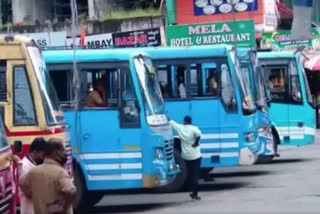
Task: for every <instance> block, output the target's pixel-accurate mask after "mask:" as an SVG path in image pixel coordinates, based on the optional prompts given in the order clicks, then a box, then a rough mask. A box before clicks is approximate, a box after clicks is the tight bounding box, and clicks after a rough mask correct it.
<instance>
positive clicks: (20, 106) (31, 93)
mask: <svg viewBox="0 0 320 214" xmlns="http://www.w3.org/2000/svg"><path fill="white" fill-rule="evenodd" d="M45 69H46V66H45V63H44V61H43V59H42V55H41V52H40V49H39V48H38V47H37V45H36V43H35V42H34V41H33V40H32V39H30V38H28V37H24V36H19V35H16V36H0V114H1V117H2V119H3V121H4V124H5V128H6V134H7V136H8V141H9V144H10V145H11V147H12V146H13V143H14V142H15V141H21V142H22V145H23V150H22V152H21V153H20V158H22V157H23V156H24V155H25V154H26V153H28V151H29V146H30V144H31V142H32V141H33V140H34V139H35V138H36V137H44V138H45V139H46V140H48V139H50V138H53V137H54V138H60V139H62V140H63V141H64V142H65V145H66V150H67V152H68V153H69V158H68V162H67V164H66V166H65V167H66V169H67V170H68V172H69V173H70V175H72V157H71V147H70V144H69V141H70V140H69V135H68V132H67V127H66V123H65V121H64V116H63V111H62V110H61V109H60V106H59V101H58V99H57V95H56V92H55V89H54V87H53V85H52V84H51V80H50V78H49V76H48V75H47V72H45ZM0 185H1V184H0ZM0 213H2V212H1V211H0Z"/></svg>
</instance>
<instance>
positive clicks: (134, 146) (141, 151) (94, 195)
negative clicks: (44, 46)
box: [43, 49, 179, 209]
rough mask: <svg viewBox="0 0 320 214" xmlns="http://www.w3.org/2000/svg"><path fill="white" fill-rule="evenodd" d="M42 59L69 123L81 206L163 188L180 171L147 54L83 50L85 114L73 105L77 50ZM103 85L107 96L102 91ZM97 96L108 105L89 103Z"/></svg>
mask: <svg viewBox="0 0 320 214" xmlns="http://www.w3.org/2000/svg"><path fill="white" fill-rule="evenodd" d="M43 55H44V58H45V61H46V63H47V65H48V70H49V73H50V75H51V77H52V80H53V82H54V85H55V87H56V89H57V93H58V96H59V98H60V101H61V105H62V106H63V108H64V112H65V118H66V121H67V123H68V124H69V129H70V135H71V145H72V147H73V149H72V151H73V157H74V163H76V165H77V167H76V169H75V179H76V184H77V187H78V197H77V200H76V207H79V208H81V209H83V206H87V205H93V204H95V203H96V202H97V201H99V199H101V197H102V196H103V195H104V194H105V191H107V190H121V189H132V188H157V187H159V186H162V185H165V184H167V183H168V182H170V181H171V180H172V179H174V178H175V176H176V175H177V174H178V172H179V169H178V168H177V166H176V163H175V160H174V148H173V137H172V129H171V127H170V124H169V123H168V120H167V116H166V113H165V108H164V100H163V97H162V95H161V90H160V87H159V83H158V80H157V77H156V73H155V68H154V66H153V64H152V61H151V60H150V58H149V57H148V56H147V55H145V54H143V53H138V52H137V53H134V52H132V51H130V52H128V51H126V50H122V49H120V50H77V51H76V56H75V58H76V61H77V70H78V73H79V75H78V76H79V77H80V82H81V86H80V91H79V96H78V97H79V99H78V103H79V111H75V110H74V105H73V103H74V102H73V101H74V97H76V96H74V94H75V90H74V83H73V79H74V78H73V76H74V72H73V61H74V55H73V51H71V50H54V51H45V52H43ZM98 82H100V84H101V83H102V85H100V87H101V86H103V87H102V88H103V90H102V89H101V88H100V91H99V90H98V89H97V87H98V86H97V85H95V84H96V83H98ZM93 91H96V92H95V94H94V93H93ZM97 94H99V97H100V99H101V100H103V101H104V102H103V104H102V105H100V106H92V105H88V103H87V102H86V101H88V99H97V98H94V96H95V97H96V96H97ZM88 97H90V98H88Z"/></svg>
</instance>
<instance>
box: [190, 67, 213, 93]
mask: <svg viewBox="0 0 320 214" xmlns="http://www.w3.org/2000/svg"><path fill="white" fill-rule="evenodd" d="M206 64H208V63H202V64H192V65H191V67H190V93H191V96H192V97H208V96H214V97H217V96H218V95H219V93H218V92H219V88H218V85H219V84H218V73H217V72H216V68H211V67H208V66H206ZM210 64H211V63H210Z"/></svg>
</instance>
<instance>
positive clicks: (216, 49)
mask: <svg viewBox="0 0 320 214" xmlns="http://www.w3.org/2000/svg"><path fill="white" fill-rule="evenodd" d="M138 49H139V50H142V51H144V52H146V53H148V54H150V56H151V58H156V59H168V58H175V59H176V58H191V57H192V58H195V57H197V58H203V57H215V56H226V55H227V53H228V51H229V50H231V49H232V46H229V45H201V46H190V47H187V46H186V47H146V48H138Z"/></svg>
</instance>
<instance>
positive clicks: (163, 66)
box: [156, 62, 190, 123]
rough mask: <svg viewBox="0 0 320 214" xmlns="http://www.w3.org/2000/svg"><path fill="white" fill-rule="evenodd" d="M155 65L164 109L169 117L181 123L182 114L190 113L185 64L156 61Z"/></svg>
mask: <svg viewBox="0 0 320 214" xmlns="http://www.w3.org/2000/svg"><path fill="white" fill-rule="evenodd" d="M156 66H157V76H158V80H159V83H160V87H161V91H162V95H163V97H164V99H165V105H166V111H167V113H168V115H169V116H170V117H171V119H173V120H175V121H177V122H179V123H182V122H183V118H184V116H185V115H189V114H190V102H189V100H188V99H187V90H186V87H187V85H186V83H187V79H186V77H187V75H186V74H187V73H186V72H187V66H186V65H184V64H182V63H181V64H174V63H171V62H159V63H157V62H156Z"/></svg>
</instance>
